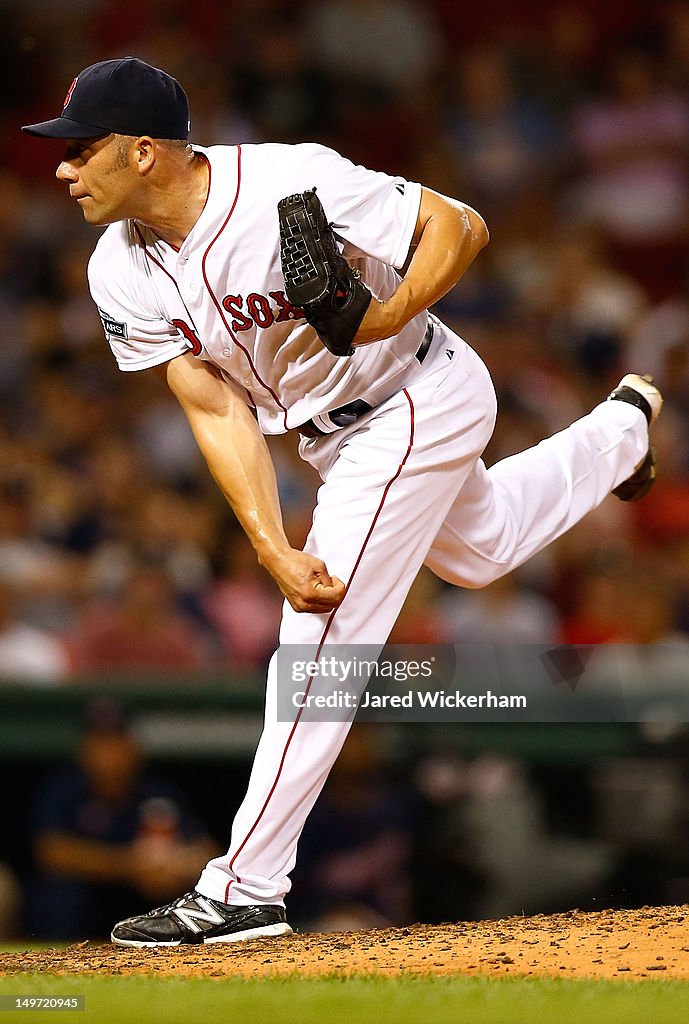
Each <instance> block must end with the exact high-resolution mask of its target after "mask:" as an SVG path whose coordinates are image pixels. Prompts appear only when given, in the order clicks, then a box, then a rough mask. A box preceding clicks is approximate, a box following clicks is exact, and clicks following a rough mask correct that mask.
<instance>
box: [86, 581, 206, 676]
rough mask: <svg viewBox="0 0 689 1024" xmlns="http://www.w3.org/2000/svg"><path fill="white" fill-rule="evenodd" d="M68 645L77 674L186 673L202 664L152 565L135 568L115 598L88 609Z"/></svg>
mask: <svg viewBox="0 0 689 1024" xmlns="http://www.w3.org/2000/svg"><path fill="white" fill-rule="evenodd" d="M69 641H70V650H71V653H72V657H73V659H74V667H75V670H76V671H77V672H81V673H88V672H99V671H100V672H113V671H117V672H120V673H132V672H165V673H170V672H190V671H193V670H195V669H200V668H202V667H203V665H204V651H203V641H202V638H201V637H200V636H199V631H198V629H197V628H196V626H195V624H194V623H193V621H192V620H191V619H189V617H188V616H186V615H184V613H183V612H182V611H181V610H180V609H179V607H178V605H177V602H176V597H175V591H174V587H173V585H172V580H171V578H170V575H169V574H168V573H167V572H166V571H165V569H164V568H162V567H160V566H157V565H146V564H140V565H137V566H134V568H133V569H132V572H131V575H130V576H129V577H128V578H127V580H126V583H125V585H124V586H123V588H122V590H121V591H120V592H119V593H118V594H117V595H116V596H115V597H113V598H112V599H111V600H98V601H95V602H94V603H93V604H91V605H90V606H87V607H86V608H85V609H84V611H83V612H82V613H81V614H80V615H79V617H78V618H77V621H76V625H75V628H74V632H73V634H72V636H71V637H70V638H69Z"/></svg>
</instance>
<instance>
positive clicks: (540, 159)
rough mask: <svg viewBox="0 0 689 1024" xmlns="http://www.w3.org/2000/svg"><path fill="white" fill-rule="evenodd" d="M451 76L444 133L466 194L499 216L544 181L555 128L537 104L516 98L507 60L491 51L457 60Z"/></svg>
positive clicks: (551, 165)
mask: <svg viewBox="0 0 689 1024" xmlns="http://www.w3.org/2000/svg"><path fill="white" fill-rule="evenodd" d="M456 76H457V97H456V101H455V104H454V106H453V107H452V108H451V109H450V111H449V130H450V133H451V138H452V140H453V142H454V146H455V152H456V160H457V163H458V164H459V166H460V168H461V173H462V174H463V175H465V176H466V178H465V184H466V191H467V192H468V194H469V195H471V196H472V197H474V198H473V202H475V203H477V204H478V205H479V206H481V208H483V205H485V204H488V208H489V209H493V210H498V211H500V210H501V208H502V207H503V206H505V205H506V204H509V203H514V202H518V201H519V200H520V199H521V198H522V196H523V195H524V193H526V192H528V191H530V190H532V189H535V188H538V187H539V186H540V187H543V185H544V184H545V183H547V182H548V180H549V177H550V176H551V175H552V173H553V171H554V169H555V158H556V153H557V142H558V138H557V125H556V123H555V122H554V121H553V119H552V117H551V116H550V114H549V113H548V112H547V110H546V109H545V108H544V107H543V105H542V104H540V103H539V102H538V101H536V100H532V99H526V98H525V97H523V96H519V95H518V94H517V91H516V84H515V81H514V78H513V76H512V73H511V71H510V68H509V65H508V62H507V58H506V56H505V54H504V53H503V52H502V51H501V50H499V49H497V48H494V47H490V48H480V49H476V50H474V51H473V52H471V53H468V54H464V55H462V57H461V58H460V60H459V61H458V64H457V70H456ZM481 204H483V205H481Z"/></svg>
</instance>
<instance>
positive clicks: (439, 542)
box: [426, 374, 663, 587]
mask: <svg viewBox="0 0 689 1024" xmlns="http://www.w3.org/2000/svg"><path fill="white" fill-rule="evenodd" d="M608 397H609V399H610V400H608V401H605V402H602V403H601V404H600V405H598V406H596V408H595V409H594V410H593V411H592V412H591V413H589V414H588V415H587V416H584V417H582V418H581V419H580V420H577V421H576V422H575V423H573V424H572V425H571V426H569V427H567V428H566V429H565V430H562V431H560V432H559V433H557V434H555V435H553V436H552V437H549V438H547V439H546V440H544V441H541V442H540V444H537V445H535V446H534V447H533V448H529V449H527V450H526V451H524V452H520V453H519V454H517V455H512V456H510V457H509V458H506V459H503V460H502V461H501V462H498V463H496V464H495V465H494V466H492V467H491V468H490V469H486V467H485V465H484V463H483V462H482V461H481V460H479V461H478V462H477V464H476V466H475V468H474V471H473V472H472V473H471V475H470V476H469V478H468V480H467V482H466V483H465V485H464V487H463V488H462V490H461V493H460V495H459V497H458V500H457V502H456V503H455V505H454V506H453V508H452V509H451V510H450V513H449V515H448V517H447V519H446V520H445V522H444V523H443V526H442V527H441V529H440V531H439V533H438V536H437V537H436V539H435V541H434V543H433V545H432V547H431V550H430V552H429V555H428V558H427V559H426V565H428V566H429V567H430V568H431V569H432V570H433V571H434V572H435V573H437V575H438V576H440V577H442V579H445V580H447V581H448V582H450V583H455V584H457V585H459V586H463V587H483V586H486V585H487V584H489V583H491V582H492V581H493V580H495V579H497V578H498V577H500V576H503V575H504V574H505V573H508V572H510V571H511V570H512V569H515V568H516V567H517V566H519V565H521V564H522V563H523V562H525V561H526V560H527V559H528V558H530V557H531V556H532V555H534V554H535V553H536V552H538V551H541V550H542V549H543V548H544V547H545V546H546V545H547V544H549V543H550V542H551V541H553V540H555V539H556V538H557V537H560V536H561V535H562V534H563V533H564V532H565V531H566V530H568V529H569V528H570V527H571V526H573V525H574V524H575V523H577V522H578V521H579V520H580V519H581V518H582V517H583V516H584V515H586V513H587V512H590V511H591V510H592V509H594V508H596V507H597V506H598V505H599V504H600V503H601V501H603V499H604V498H605V497H606V496H607V495H608V494H609V493H610V492H612V493H614V494H616V495H617V496H618V497H619V498H621V499H622V500H623V501H635V500H637V499H638V498H640V497H643V496H644V495H645V494H646V493H647V492H648V490H649V489H650V487H651V485H652V483H653V481H654V479H655V457H654V453H653V449H652V448H651V447H650V445H649V440H648V428H649V426H650V425H651V424H652V423H653V422H655V420H656V419H657V417H658V415H659V413H660V410H661V407H662V403H663V400H662V397H661V394H660V392H659V390H658V389H657V388H656V387H655V385H654V384H653V383H652V381H651V379H650V378H648V377H641V376H639V375H637V374H627V375H626V376H625V377H623V378H622V380H621V381H620V384H619V385H618V387H617V388H615V390H614V391H613V392H612V394H611V395H609V396H608Z"/></svg>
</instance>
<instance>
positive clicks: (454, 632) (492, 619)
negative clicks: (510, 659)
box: [441, 571, 559, 645]
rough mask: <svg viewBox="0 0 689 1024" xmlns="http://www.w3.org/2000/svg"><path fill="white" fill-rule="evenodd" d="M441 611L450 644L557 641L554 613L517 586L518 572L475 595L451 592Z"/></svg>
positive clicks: (533, 593) (542, 599) (548, 605)
mask: <svg viewBox="0 0 689 1024" xmlns="http://www.w3.org/2000/svg"><path fill="white" fill-rule="evenodd" d="M441 607H442V613H443V619H444V622H445V630H446V636H448V638H449V639H450V641H451V642H452V643H459V644H462V643H469V644H514V645H518V644H551V643H555V642H556V640H557V635H558V628H559V617H558V614H557V609H556V608H555V607H554V606H553V604H552V603H551V602H550V601H549V600H548V599H547V598H545V597H543V596H542V595H541V594H538V593H537V592H536V591H534V590H530V589H528V588H527V587H524V586H520V573H519V571H517V572H516V573H510V574H509V575H507V576H502V577H501V578H500V579H499V580H495V582H494V583H491V585H490V586H489V587H484V589H483V590H480V591H478V592H477V593H475V594H473V593H472V594H471V595H469V594H468V593H466V592H464V591H461V590H458V589H457V588H453V589H452V590H449V591H448V592H447V593H446V594H445V597H444V599H443V601H442V605H441Z"/></svg>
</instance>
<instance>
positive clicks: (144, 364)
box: [88, 225, 191, 371]
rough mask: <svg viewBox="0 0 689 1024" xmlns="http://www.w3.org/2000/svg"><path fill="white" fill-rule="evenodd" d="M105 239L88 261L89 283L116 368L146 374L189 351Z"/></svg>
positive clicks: (184, 339) (183, 339)
mask: <svg viewBox="0 0 689 1024" xmlns="http://www.w3.org/2000/svg"><path fill="white" fill-rule="evenodd" d="M118 227H119V225H118ZM106 236H107V232H106V233H105V235H103V236H102V237H101V240H100V242H99V243H98V245H97V246H96V250H95V252H94V253H93V255H92V257H91V259H90V261H89V265H88V283H89V290H90V292H91V298H92V299H93V301H94V302H95V304H96V307H97V309H98V315H99V316H100V319H101V323H102V325H103V330H104V331H105V337H106V339H107V341H108V344H109V345H110V348H111V349H112V352H113V355H114V356H115V359H116V360H117V365H118V366H119V368H120V370H125V371H130V370H146V369H149V368H150V367H152V366H159V365H160V364H161V363H165V362H167V361H168V360H169V359H174V358H175V357H176V356H179V355H182V354H183V353H184V352H187V351H189V349H190V348H191V345H190V343H189V342H188V341H187V339H186V338H185V337H184V335H182V334H181V333H180V332H179V331H178V330H177V328H176V327H175V326H174V325H173V324H171V323H169V322H168V321H167V320H166V319H165V317H164V316H163V315H162V314H161V313H160V312H158V311H156V309H155V308H153V307H152V305H151V303H150V299H149V298H147V296H146V294H145V290H144V287H143V286H142V284H141V283H140V282H138V281H137V280H136V279H135V274H134V273H133V271H132V267H131V265H130V262H129V261H128V259H127V254H126V250H125V252H124V253H123V254H122V255H120V254H119V253H116V252H113V248H112V246H110V245H108V244H107V238H106ZM118 271H119V273H118Z"/></svg>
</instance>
